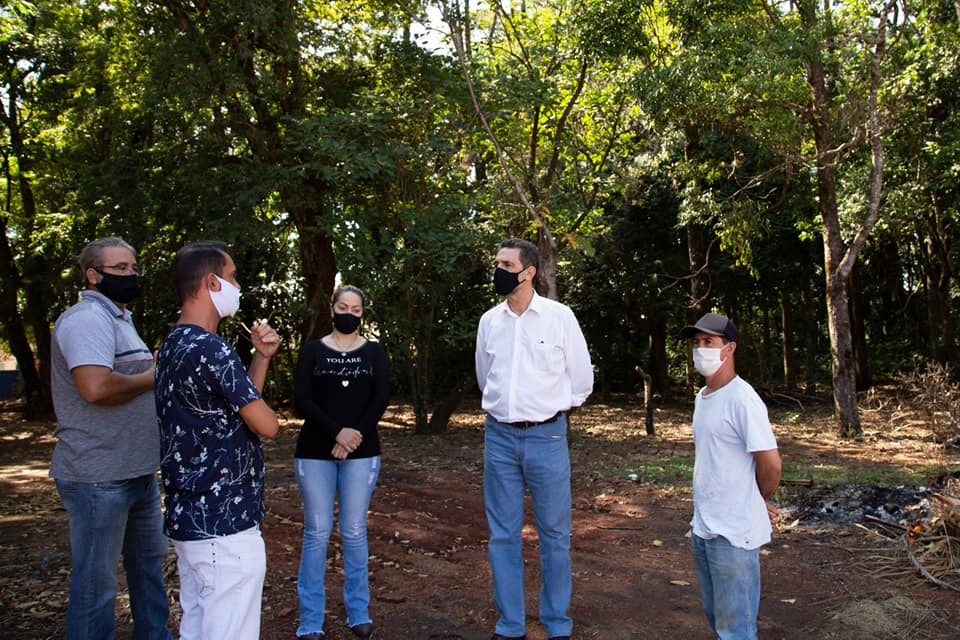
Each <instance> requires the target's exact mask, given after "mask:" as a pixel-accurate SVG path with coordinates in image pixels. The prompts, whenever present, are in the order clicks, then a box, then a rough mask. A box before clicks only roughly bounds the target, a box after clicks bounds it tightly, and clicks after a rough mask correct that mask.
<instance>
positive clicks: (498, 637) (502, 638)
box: [490, 633, 527, 640]
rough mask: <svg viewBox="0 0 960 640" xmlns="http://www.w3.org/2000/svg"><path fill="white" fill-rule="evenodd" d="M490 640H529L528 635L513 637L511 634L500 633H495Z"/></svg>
mask: <svg viewBox="0 0 960 640" xmlns="http://www.w3.org/2000/svg"><path fill="white" fill-rule="evenodd" d="M490 640H527V636H520V637H519V638H513V637H510V636H502V635H500V634H499V633H495V634H493V637H492V638H490Z"/></svg>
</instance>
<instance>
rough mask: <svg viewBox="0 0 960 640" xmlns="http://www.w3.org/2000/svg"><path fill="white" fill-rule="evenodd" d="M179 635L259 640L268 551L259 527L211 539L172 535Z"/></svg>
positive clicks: (189, 639)
mask: <svg viewBox="0 0 960 640" xmlns="http://www.w3.org/2000/svg"><path fill="white" fill-rule="evenodd" d="M173 547H174V549H175V550H176V552H177V572H178V573H179V574H180V606H181V607H182V608H183V617H182V618H181V620H180V640H225V639H229V640H257V639H258V638H259V637H260V601H261V598H262V595H263V579H264V576H265V575H266V573H267V554H266V549H265V548H264V544H263V538H262V537H261V535H260V528H259V527H251V528H250V529H247V530H246V531H241V532H240V533H234V534H232V535H229V536H223V537H220V538H210V539H207V540H186V541H181V540H174V541H173Z"/></svg>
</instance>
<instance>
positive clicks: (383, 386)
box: [293, 286, 389, 640]
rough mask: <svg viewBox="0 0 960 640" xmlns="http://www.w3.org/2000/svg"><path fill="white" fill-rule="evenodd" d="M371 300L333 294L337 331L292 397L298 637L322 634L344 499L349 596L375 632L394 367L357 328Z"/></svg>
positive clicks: (300, 372) (365, 629)
mask: <svg viewBox="0 0 960 640" xmlns="http://www.w3.org/2000/svg"><path fill="white" fill-rule="evenodd" d="M364 306H365V299H364V295H363V292H362V291H360V289H358V288H356V287H351V286H342V287H340V288H338V289H337V290H336V291H335V292H334V294H333V306H332V309H331V310H332V313H333V331H331V332H330V333H329V334H328V335H326V336H324V337H323V338H321V339H320V340H314V341H312V342H308V343H307V344H306V345H304V347H303V349H302V350H301V352H300V358H299V360H298V361H297V370H296V373H295V377H294V384H293V401H294V405H295V406H296V409H297V411H298V412H299V413H300V415H301V416H302V417H303V427H302V428H301V429H300V437H299V438H298V439H297V450H296V453H295V454H294V455H295V460H294V467H295V469H296V473H297V483H298V484H299V485H300V494H301V496H303V511H304V518H303V521H304V527H303V550H302V552H301V556H300V575H299V578H298V580H297V592H298V594H299V596H300V626H299V627H298V628H297V636H299V637H301V638H308V639H309V640H316V639H317V638H322V637H323V610H324V606H325V605H326V595H325V592H324V586H323V581H324V570H325V568H326V560H327V542H328V541H329V539H330V532H331V530H332V529H333V501H334V497H336V498H337V500H338V501H339V503H340V540H341V542H342V544H343V570H344V579H343V600H344V604H345V605H346V609H347V625H348V626H349V627H350V629H351V630H352V631H353V633H354V634H355V635H357V636H358V637H361V638H368V637H370V635H371V634H372V633H373V622H372V620H371V618H370V612H369V604H370V587H369V583H368V579H367V555H368V554H367V510H368V508H369V506H370V496H371V495H372V493H373V488H374V487H375V486H376V484H377V477H378V475H379V473H380V437H379V434H378V432H377V423H378V422H379V421H380V418H381V417H383V412H384V411H385V410H386V408H387V399H388V396H389V372H388V370H387V357H386V354H384V351H383V347H381V346H380V344H379V343H377V342H372V341H370V340H367V339H366V338H364V337H363V336H361V335H360V333H359V331H358V330H359V328H360V322H361V318H362V317H363V310H364Z"/></svg>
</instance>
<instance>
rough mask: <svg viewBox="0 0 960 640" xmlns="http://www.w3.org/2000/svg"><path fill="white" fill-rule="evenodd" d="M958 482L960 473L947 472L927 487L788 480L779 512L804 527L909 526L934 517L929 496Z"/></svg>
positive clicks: (934, 510)
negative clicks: (818, 484) (835, 483)
mask: <svg viewBox="0 0 960 640" xmlns="http://www.w3.org/2000/svg"><path fill="white" fill-rule="evenodd" d="M958 483H960V471H948V472H945V473H942V474H940V475H939V476H938V477H937V478H935V479H933V480H932V481H931V482H930V483H929V484H928V485H927V486H921V487H907V486H902V485H901V486H897V487H888V486H884V485H867V484H842V485H835V486H804V485H806V484H812V483H794V484H791V483H789V481H788V482H787V483H786V484H785V485H784V486H783V487H781V489H780V496H781V504H782V505H783V508H782V509H781V511H783V512H784V515H785V516H787V517H789V518H790V519H797V520H799V521H800V522H801V523H803V524H842V525H854V524H858V523H863V522H866V523H868V524H869V523H871V522H877V521H878V520H879V521H882V522H886V523H890V524H894V525H902V526H905V527H909V526H911V525H913V524H915V523H916V522H917V521H919V520H922V519H926V518H930V517H931V516H932V515H936V513H935V512H936V511H937V507H936V506H935V505H934V506H932V505H931V497H932V496H933V495H934V494H936V493H938V492H943V491H945V490H947V492H948V493H950V492H951V491H949V490H948V487H952V486H956V485H957V484H958Z"/></svg>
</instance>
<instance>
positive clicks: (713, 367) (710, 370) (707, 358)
mask: <svg viewBox="0 0 960 640" xmlns="http://www.w3.org/2000/svg"><path fill="white" fill-rule="evenodd" d="M721 351H723V347H720V348H719V349H708V348H706V347H698V348H696V349H694V350H693V366H694V367H696V368H697V371H699V372H700V375H702V376H704V377H710V376H712V375H713V374H715V373H716V372H717V369H719V368H720V365H722V364H723V361H722V360H721V359H720V352H721Z"/></svg>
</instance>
